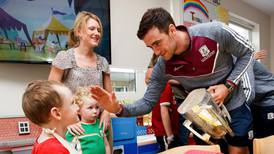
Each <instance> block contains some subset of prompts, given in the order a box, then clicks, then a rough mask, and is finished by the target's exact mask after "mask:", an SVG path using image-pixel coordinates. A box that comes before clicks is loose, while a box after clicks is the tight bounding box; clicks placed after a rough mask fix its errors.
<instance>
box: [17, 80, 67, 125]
mask: <svg viewBox="0 0 274 154" xmlns="http://www.w3.org/2000/svg"><path fill="white" fill-rule="evenodd" d="M54 86H64V85H63V84H62V83H60V82H57V81H48V80H35V81H32V82H30V83H29V84H28V86H27V88H26V90H25V92H24V94H23V99H22V108H23V111H24V113H25V115H26V117H27V118H28V119H30V120H31V121H32V122H33V123H35V124H37V125H41V124H46V123H48V121H49V114H50V110H51V109H52V108H53V107H61V106H62V105H63V100H62V97H61V96H60V94H59V93H58V92H57V91H56V89H55V88H54Z"/></svg>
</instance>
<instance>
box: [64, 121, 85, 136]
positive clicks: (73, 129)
mask: <svg viewBox="0 0 274 154" xmlns="http://www.w3.org/2000/svg"><path fill="white" fill-rule="evenodd" d="M68 131H69V133H70V134H72V135H73V136H76V135H78V136H80V135H84V132H85V130H84V128H83V127H82V125H81V123H80V122H78V123H75V124H72V125H69V126H68Z"/></svg>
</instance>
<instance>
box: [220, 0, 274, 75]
mask: <svg viewBox="0 0 274 154" xmlns="http://www.w3.org/2000/svg"><path fill="white" fill-rule="evenodd" d="M221 5H222V6H224V7H225V8H227V9H228V10H229V11H230V12H232V13H234V14H236V15H239V16H241V17H244V18H246V19H248V20H250V21H252V22H255V23H257V24H259V31H260V39H259V40H260V48H261V49H265V50H267V51H268V52H269V53H268V54H269V55H272V54H274V51H273V52H271V50H270V16H269V15H267V14H265V13H263V12H261V11H259V10H257V9H255V8H253V7H251V6H250V5H247V4H246V3H243V2H241V1H239V0H221ZM270 52H271V53H270ZM269 57H270V56H268V57H267V58H266V59H265V60H263V63H264V64H265V65H267V66H268V67H269V66H270V60H271V59H270V58H269ZM272 71H273V72H274V70H272Z"/></svg>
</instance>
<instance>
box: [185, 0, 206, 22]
mask: <svg viewBox="0 0 274 154" xmlns="http://www.w3.org/2000/svg"><path fill="white" fill-rule="evenodd" d="M188 9H192V10H197V11H200V12H201V13H202V14H203V15H204V16H205V17H206V18H209V16H208V9H207V8H206V6H205V5H204V4H203V3H202V2H201V1H200V0H184V12H186V11H187V10H188Z"/></svg>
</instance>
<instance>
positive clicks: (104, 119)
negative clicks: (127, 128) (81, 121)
mask: <svg viewBox="0 0 274 154" xmlns="http://www.w3.org/2000/svg"><path fill="white" fill-rule="evenodd" d="M102 125H103V126H104V128H103V130H104V132H106V131H107V130H108V128H109V126H110V113H109V112H108V111H106V110H104V111H103V112H102V114H101V116H100V124H99V127H100V128H101V127H102Z"/></svg>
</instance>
